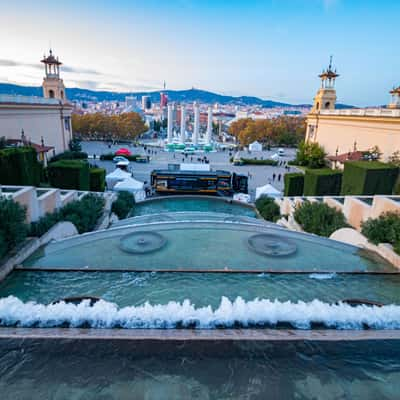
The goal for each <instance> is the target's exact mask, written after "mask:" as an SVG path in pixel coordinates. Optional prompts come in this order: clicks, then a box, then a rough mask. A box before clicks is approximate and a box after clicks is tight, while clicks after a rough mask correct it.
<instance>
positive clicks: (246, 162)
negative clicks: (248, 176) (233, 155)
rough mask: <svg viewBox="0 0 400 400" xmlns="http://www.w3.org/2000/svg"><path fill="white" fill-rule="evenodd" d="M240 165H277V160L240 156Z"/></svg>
mask: <svg viewBox="0 0 400 400" xmlns="http://www.w3.org/2000/svg"><path fill="white" fill-rule="evenodd" d="M241 161H242V165H272V166H276V165H278V161H275V160H269V159H267V160H255V159H253V158H241Z"/></svg>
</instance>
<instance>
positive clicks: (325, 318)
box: [0, 296, 400, 329]
mask: <svg viewBox="0 0 400 400" xmlns="http://www.w3.org/2000/svg"><path fill="white" fill-rule="evenodd" d="M277 323H286V324H290V325H292V326H293V327H294V328H298V329H309V328H310V327H311V324H322V325H324V326H326V327H329V328H337V329H361V328H363V327H365V326H368V327H370V328H375V329H400V306H397V305H387V306H383V307H368V306H364V305H361V306H357V307H351V306H350V305H348V304H343V303H339V304H329V303H324V302H322V301H319V300H313V301H311V302H308V303H305V302H302V301H299V302H297V303H292V302H290V301H287V302H280V301H278V300H274V301H271V300H267V299H254V300H251V301H245V300H243V299H242V298H241V297H238V298H236V300H235V301H233V302H231V301H230V300H229V299H227V298H226V297H222V298H221V303H220V304H219V306H218V307H217V308H216V309H213V308H212V307H211V306H207V307H199V308H196V307H195V305H193V304H192V303H191V302H190V301H189V300H185V301H183V302H182V303H179V302H175V301H171V302H169V303H167V304H156V305H152V304H149V303H145V304H143V305H141V306H132V307H123V308H119V307H118V306H117V305H116V304H114V303H109V302H106V301H103V300H100V301H98V302H97V303H95V304H94V305H93V306H90V304H89V301H88V300H86V301H82V302H81V303H80V304H78V305H74V304H66V303H64V302H60V303H57V304H49V305H45V304H37V303H34V302H27V303H23V302H22V301H21V300H19V299H18V298H16V297H13V296H9V297H6V298H2V299H0V324H1V325H3V326H22V327H31V326H37V327H56V326H61V325H67V326H71V327H79V326H83V325H85V326H90V327H93V328H115V327H121V328H127V329H129V328H175V327H177V326H181V327H196V328H215V327H220V326H223V327H232V326H235V325H237V324H240V325H241V326H244V327H248V326H255V325H264V326H274V325H276V324H277Z"/></svg>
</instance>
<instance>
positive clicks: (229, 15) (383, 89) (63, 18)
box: [0, 0, 400, 106]
mask: <svg viewBox="0 0 400 400" xmlns="http://www.w3.org/2000/svg"><path fill="white" fill-rule="evenodd" d="M351 3H352V4H351V5H349V4H348V3H347V4H345V1H344V0H290V1H285V2H278V1H276V0H271V1H253V2H252V3H251V5H249V4H246V3H245V2H243V1H237V0H235V1H232V2H230V4H229V6H227V5H226V3H225V2H223V1H214V2H212V3H211V2H208V1H203V2H198V1H192V0H180V1H170V2H168V4H164V3H163V2H159V1H153V0H149V1H147V2H146V4H142V3H139V2H136V1H133V2H129V1H121V0H120V1H114V2H112V3H110V2H108V1H97V2H94V1H92V0H89V1H87V2H85V4H80V3H78V2H77V1H76V0H71V1H70V2H69V6H68V7H67V8H65V9H64V8H61V7H60V6H59V5H57V4H55V3H53V2H49V1H47V0H42V1H39V2H36V3H35V4H31V3H29V2H28V1H26V0H21V1H19V7H18V9H17V7H16V6H15V5H12V4H7V5H3V10H2V14H1V15H0V22H1V23H0V34H1V35H2V37H5V38H8V42H7V43H5V44H4V45H3V44H2V51H1V54H0V82H6V83H16V84H23V85H35V86H38V85H40V84H41V80H42V78H43V66H42V65H41V63H40V62H39V60H40V58H41V56H42V55H43V52H48V49H49V48H50V47H52V48H53V49H54V52H55V54H56V55H57V56H59V57H60V59H61V61H63V62H64V65H63V69H62V74H63V78H64V80H65V83H66V86H67V87H70V88H71V87H81V88H88V89H94V90H113V91H123V92H130V91H147V90H148V91H152V90H159V89H162V88H163V83H164V80H165V81H166V82H167V88H168V89H176V90H180V89H186V88H190V87H192V86H194V87H196V88H200V89H204V90H209V91H212V92H218V93H221V94H226V95H234V96H238V95H248V96H257V97H260V98H263V99H271V100H275V101H281V102H286V103H311V102H312V98H313V96H314V95H315V93H316V90H317V89H318V86H319V80H318V77H317V75H318V74H319V73H320V72H321V70H322V69H323V68H326V66H327V64H328V63H329V56H330V55H331V54H333V56H334V65H335V66H336V67H337V69H338V72H339V74H340V75H341V76H340V78H339V79H338V84H337V89H338V102H340V103H347V104H354V105H359V106H366V105H379V104H386V103H388V101H389V94H388V91H389V90H390V89H391V88H392V87H393V85H398V84H399V83H400V77H399V75H398V72H397V71H399V70H400V55H399V54H398V52H396V51H393V44H394V38H393V32H395V28H394V26H395V25H393V24H395V21H394V20H393V24H392V23H391V21H392V18H393V16H394V15H396V13H398V12H399V11H400V5H399V4H398V3H397V2H396V1H390V0H383V1H381V2H380V3H379V4H374V3H376V2H373V1H361V0H360V1H359V0H355V1H352V2H351ZM21 7H23V9H24V13H23V14H21V12H20V9H21Z"/></svg>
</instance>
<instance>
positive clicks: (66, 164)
mask: <svg viewBox="0 0 400 400" xmlns="http://www.w3.org/2000/svg"><path fill="white" fill-rule="evenodd" d="M47 170H48V175H49V182H50V184H51V186H53V187H57V188H61V189H75V190H89V164H88V163H87V162H85V161H81V160H60V161H56V162H54V163H51V164H49V166H48V168H47Z"/></svg>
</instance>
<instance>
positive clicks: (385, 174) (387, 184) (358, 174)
mask: <svg viewBox="0 0 400 400" xmlns="http://www.w3.org/2000/svg"><path fill="white" fill-rule="evenodd" d="M398 174H399V169H398V168H397V167H395V166H393V165H390V164H385V163H382V162H379V161H348V162H346V163H345V164H344V171H343V180H342V195H345V196H346V195H374V194H392V192H393V188H394V185H395V183H396V179H397V176H398Z"/></svg>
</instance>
